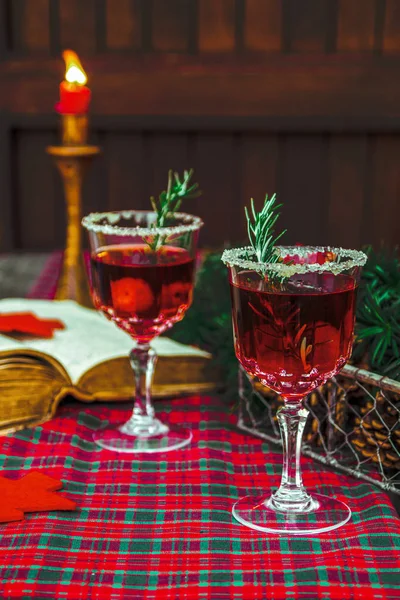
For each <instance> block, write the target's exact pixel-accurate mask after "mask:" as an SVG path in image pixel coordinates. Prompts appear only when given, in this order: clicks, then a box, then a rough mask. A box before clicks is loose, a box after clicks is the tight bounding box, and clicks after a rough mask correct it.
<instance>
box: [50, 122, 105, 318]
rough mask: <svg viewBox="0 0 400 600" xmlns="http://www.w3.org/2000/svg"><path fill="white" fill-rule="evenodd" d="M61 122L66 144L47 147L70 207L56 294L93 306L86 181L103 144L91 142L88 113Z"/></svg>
mask: <svg viewBox="0 0 400 600" xmlns="http://www.w3.org/2000/svg"><path fill="white" fill-rule="evenodd" d="M61 126H62V130H61V138H62V144H61V145H59V146H48V148H46V151H47V153H48V154H50V156H52V157H53V158H54V162H55V164H56V166H57V168H58V170H59V172H60V174H61V177H62V180H63V184H64V193H65V201H66V207H67V239H66V246H65V252H64V259H63V264H62V269H61V274H60V278H59V281H58V286H57V291H56V296H55V297H56V300H75V301H76V302H78V303H79V304H81V305H82V306H87V307H90V308H93V303H92V300H91V296H90V292H89V285H88V281H87V275H86V268H85V264H84V260H83V254H82V226H81V218H82V214H81V213H82V184H83V178H84V175H85V172H86V170H87V168H88V167H89V165H90V163H91V161H92V159H93V158H94V157H95V156H97V155H98V154H99V153H100V148H99V147H98V146H89V145H88V144H87V134H88V118H87V116H86V115H61Z"/></svg>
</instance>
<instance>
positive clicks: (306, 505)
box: [268, 400, 316, 512]
mask: <svg viewBox="0 0 400 600" xmlns="http://www.w3.org/2000/svg"><path fill="white" fill-rule="evenodd" d="M277 417H278V421H279V426H280V431H281V437H282V444H283V471H282V479H281V484H280V486H279V489H278V490H277V491H276V492H275V493H274V494H273V495H272V496H271V498H270V499H269V500H268V506H269V507H270V508H273V509H274V510H277V511H285V512H308V511H310V510H313V509H315V508H316V503H315V501H314V500H313V499H312V498H311V496H310V495H309V494H308V493H307V492H306V490H305V488H304V486H303V480H302V476H301V466H300V456H301V440H302V437H303V432H304V427H305V424H306V421H307V417H308V410H307V409H305V408H304V406H303V404H302V401H301V400H294V401H293V400H287V401H285V404H284V406H283V407H282V408H281V409H280V410H279V411H278V414H277Z"/></svg>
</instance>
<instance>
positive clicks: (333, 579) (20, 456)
mask: <svg viewBox="0 0 400 600" xmlns="http://www.w3.org/2000/svg"><path fill="white" fill-rule="evenodd" d="M157 408H158V410H159V412H160V413H161V417H164V418H169V419H170V420H171V421H172V422H174V423H183V422H184V423H187V424H189V425H190V426H191V427H192V430H193V434H194V439H193V443H192V445H191V446H190V447H189V448H187V449H182V450H177V451H174V452H170V453H166V454H165V455H162V456H159V457H152V458H144V459H141V460H138V459H137V458H135V457H133V458H132V457H121V456H119V455H116V454H114V453H113V452H110V451H107V450H101V449H99V448H97V447H96V446H95V445H94V443H93V442H92V439H91V436H92V432H93V431H94V430H95V429H97V428H99V427H101V426H102V425H103V424H104V423H105V421H111V422H115V423H116V422H120V421H122V420H124V419H126V418H127V417H128V415H129V412H130V407H129V406H128V405H126V404H125V405H121V404H119V405H109V406H105V405H99V404H97V405H91V406H89V407H88V406H85V405H82V404H78V403H70V404H67V405H65V406H63V407H62V408H61V409H60V412H59V415H58V416H57V417H56V418H55V419H53V420H52V421H50V422H49V423H46V424H45V425H43V426H41V427H36V428H34V429H29V430H25V431H22V432H19V433H16V434H14V435H12V436H8V437H5V438H2V439H0V466H1V470H2V472H3V474H6V475H8V476H10V477H17V476H20V475H21V474H22V473H25V472H26V471H27V470H30V469H37V470H39V471H43V472H46V473H47V474H49V475H51V476H54V477H57V478H60V479H62V480H63V482H64V486H65V490H66V492H65V493H66V494H67V495H68V497H69V498H71V499H73V500H75V501H76V502H77V504H78V510H77V511H76V512H73V513H64V512H53V513H42V514H30V515H28V516H27V518H26V521H24V522H20V523H10V524H6V525H2V526H1V528H0V532H1V539H0V582H1V583H0V597H1V598H40V599H42V598H43V599H46V598H52V599H53V598H57V599H58V598H71V599H73V600H79V599H85V600H86V599H87V598H96V599H97V598H98V599H100V598H110V599H111V598H112V599H113V600H116V599H118V598H129V599H136V598H138V599H139V598H144V599H146V600H158V599H159V600H173V599H204V600H206V599H207V600H228V599H230V598H233V599H235V600H239V599H249V600H275V599H279V600H285V599H286V598H293V599H294V600H296V599H302V600H305V599H308V600H314V599H317V598H324V599H337V600H346V599H354V600H357V599H359V600H365V599H367V598H374V599H389V598H390V599H395V598H397V599H398V598H400V556H399V550H400V521H399V518H398V517H397V516H396V514H395V511H394V509H393V508H392V507H391V505H390V502H389V501H388V499H387V498H386V496H385V495H384V494H383V493H382V492H380V491H378V490H377V489H376V488H374V487H373V486H371V485H369V484H366V483H360V482H359V481H356V480H354V479H352V478H349V477H347V476H344V475H338V474H336V473H334V472H329V471H326V470H323V469H321V467H320V465H316V464H313V463H312V462H311V461H310V460H305V461H304V479H305V483H306V485H307V486H308V487H309V488H310V489H314V490H318V491H320V492H324V493H327V494H331V495H333V496H336V497H338V498H342V499H345V500H346V502H347V503H348V504H349V505H350V507H351V509H352V511H353V516H352V520H351V522H350V523H348V524H347V525H345V526H344V527H342V528H341V529H340V530H338V531H334V532H332V533H329V534H326V535H322V536H318V537H313V538H306V537H304V538H302V537H299V538H292V539H290V538H288V537H284V536H281V537H280V536H267V535H264V534H261V533H258V532H255V531H252V530H250V529H247V528H246V527H243V526H242V525H240V524H239V523H237V522H236V521H235V520H234V519H233V517H232V516H231V508H232V504H233V503H234V501H235V500H236V499H237V498H238V497H240V496H243V495H246V494H250V493H256V492H259V491H260V490H263V491H265V493H268V491H269V489H270V488H271V487H274V486H277V485H278V483H279V475H280V472H281V455H280V453H277V452H276V451H275V450H274V449H273V448H271V447H270V446H269V445H268V444H266V443H265V442H263V441H261V440H259V439H255V438H253V437H250V436H247V435H243V434H242V433H240V432H239V431H238V430H237V429H236V427H235V425H234V423H235V416H234V415H233V414H232V413H231V411H230V410H229V409H228V408H226V409H224V408H223V406H222V405H221V401H220V400H219V399H218V398H206V397H193V398H182V399H179V400H173V401H162V402H160V403H158V404H157Z"/></svg>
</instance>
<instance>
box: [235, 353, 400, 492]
mask: <svg viewBox="0 0 400 600" xmlns="http://www.w3.org/2000/svg"><path fill="white" fill-rule="evenodd" d="M239 395H240V411H239V420H238V426H239V427H240V428H241V429H242V430H244V431H247V432H249V433H253V434H255V435H258V436H260V437H262V438H264V439H266V440H268V441H270V442H273V443H276V444H280V445H282V442H281V439H280V433H279V426H278V422H277V420H276V412H277V409H278V408H279V406H280V405H281V404H282V400H281V399H280V398H279V397H278V396H277V395H276V394H274V393H273V392H271V391H270V390H268V388H264V387H262V386H261V385H259V384H258V383H257V382H256V381H254V380H251V379H250V377H249V376H248V375H247V373H246V372H245V371H244V370H243V369H242V368H240V370H239ZM305 405H306V407H307V408H308V410H309V411H310V415H309V418H308V421H307V425H306V430H305V433H304V437H303V446H302V451H303V454H305V455H307V456H310V457H312V458H313V459H315V460H318V461H320V462H322V463H324V464H327V465H330V466H333V467H335V468H337V469H340V470H342V471H345V472H346V473H349V474H351V475H353V476H355V477H357V478H360V479H365V480H367V481H369V482H372V483H374V484H376V485H378V486H380V487H381V488H383V489H385V490H387V491H391V492H394V493H396V494H399V495H400V382H398V381H394V380H392V379H389V378H383V377H381V376H379V375H376V374H374V373H370V372H369V371H365V370H362V369H356V368H355V367H352V366H349V365H346V366H345V367H344V368H343V369H342V371H341V372H340V374H339V375H338V376H337V377H335V378H332V379H331V380H330V381H329V382H328V383H327V384H325V385H324V386H321V387H320V388H318V389H317V390H315V391H314V392H313V393H312V394H310V395H309V396H308V397H307V399H306V401H305Z"/></svg>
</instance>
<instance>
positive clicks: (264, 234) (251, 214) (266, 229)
mask: <svg viewBox="0 0 400 600" xmlns="http://www.w3.org/2000/svg"><path fill="white" fill-rule="evenodd" d="M281 206H282V204H276V194H273V195H272V196H271V198H268V194H267V195H266V196H265V201H264V206H263V208H262V210H261V211H260V212H257V211H256V209H255V206H254V200H253V198H251V200H250V210H248V209H247V207H245V209H244V211H245V215H246V220H247V232H248V236H249V242H250V245H251V246H252V248H253V250H254V252H255V254H256V256H257V260H258V261H259V262H261V263H266V264H267V263H276V262H279V261H280V257H279V255H278V254H277V253H276V252H275V246H276V243H277V242H278V240H280V238H281V237H282V236H283V235H284V233H285V232H286V230H284V231H282V232H280V233H279V234H278V235H275V225H276V222H277V220H278V219H279V215H280V213H279V209H280V208H281Z"/></svg>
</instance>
